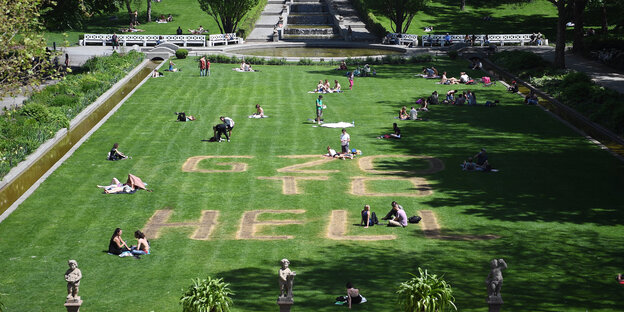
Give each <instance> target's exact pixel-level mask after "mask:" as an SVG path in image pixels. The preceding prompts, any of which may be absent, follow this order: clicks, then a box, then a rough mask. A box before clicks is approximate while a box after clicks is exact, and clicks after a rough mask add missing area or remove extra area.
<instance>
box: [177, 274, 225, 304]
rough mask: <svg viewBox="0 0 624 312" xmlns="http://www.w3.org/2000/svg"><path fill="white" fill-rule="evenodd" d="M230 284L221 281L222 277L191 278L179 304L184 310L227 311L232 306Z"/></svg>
mask: <svg viewBox="0 0 624 312" xmlns="http://www.w3.org/2000/svg"><path fill="white" fill-rule="evenodd" d="M229 286H230V284H227V283H225V282H223V279H222V278H219V279H213V278H211V277H210V276H209V277H208V278H207V279H204V280H200V279H199V278H197V279H196V280H193V285H191V286H190V287H189V288H188V289H187V290H186V292H184V294H182V297H181V298H180V304H181V305H182V311H184V312H227V311H230V306H232V298H230V296H232V295H233V293H232V291H231V290H230V289H229Z"/></svg>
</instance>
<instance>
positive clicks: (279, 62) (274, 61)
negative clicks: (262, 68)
mask: <svg viewBox="0 0 624 312" xmlns="http://www.w3.org/2000/svg"><path fill="white" fill-rule="evenodd" d="M266 64H267V65H286V64H287V62H286V59H285V58H270V59H268V60H267V62H266Z"/></svg>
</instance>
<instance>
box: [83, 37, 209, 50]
mask: <svg viewBox="0 0 624 312" xmlns="http://www.w3.org/2000/svg"><path fill="white" fill-rule="evenodd" d="M161 37H162V39H161ZM112 38H113V35H112V34H85V35H84V39H83V40H82V45H83V46H86V45H87V44H89V43H97V44H102V46H106V45H112V44H113V42H112V40H111V39H112ZM159 40H160V42H161V43H162V42H169V43H174V44H177V45H182V46H183V47H186V46H188V45H189V44H194V45H201V46H202V47H205V46H206V36H204V35H134V34H133V35H117V41H118V42H119V45H123V46H126V45H128V44H130V45H133V44H139V45H142V46H144V47H145V46H148V45H156V44H157V43H158V41H159Z"/></svg>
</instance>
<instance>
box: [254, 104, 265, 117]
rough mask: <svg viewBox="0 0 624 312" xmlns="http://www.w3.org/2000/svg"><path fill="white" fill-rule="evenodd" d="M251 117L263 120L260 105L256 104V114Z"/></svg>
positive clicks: (262, 110) (262, 111)
mask: <svg viewBox="0 0 624 312" xmlns="http://www.w3.org/2000/svg"><path fill="white" fill-rule="evenodd" d="M252 116H254V117H253V118H264V109H262V106H260V104H256V112H255V113H254V114H253V115H252Z"/></svg>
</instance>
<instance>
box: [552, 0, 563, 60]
mask: <svg viewBox="0 0 624 312" xmlns="http://www.w3.org/2000/svg"><path fill="white" fill-rule="evenodd" d="M556 5H557V15H558V17H557V45H556V46H555V63H554V65H555V68H560V69H563V68H565V44H566V42H565V30H566V7H565V2H564V1H563V0H559V1H557V2H556Z"/></svg>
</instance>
